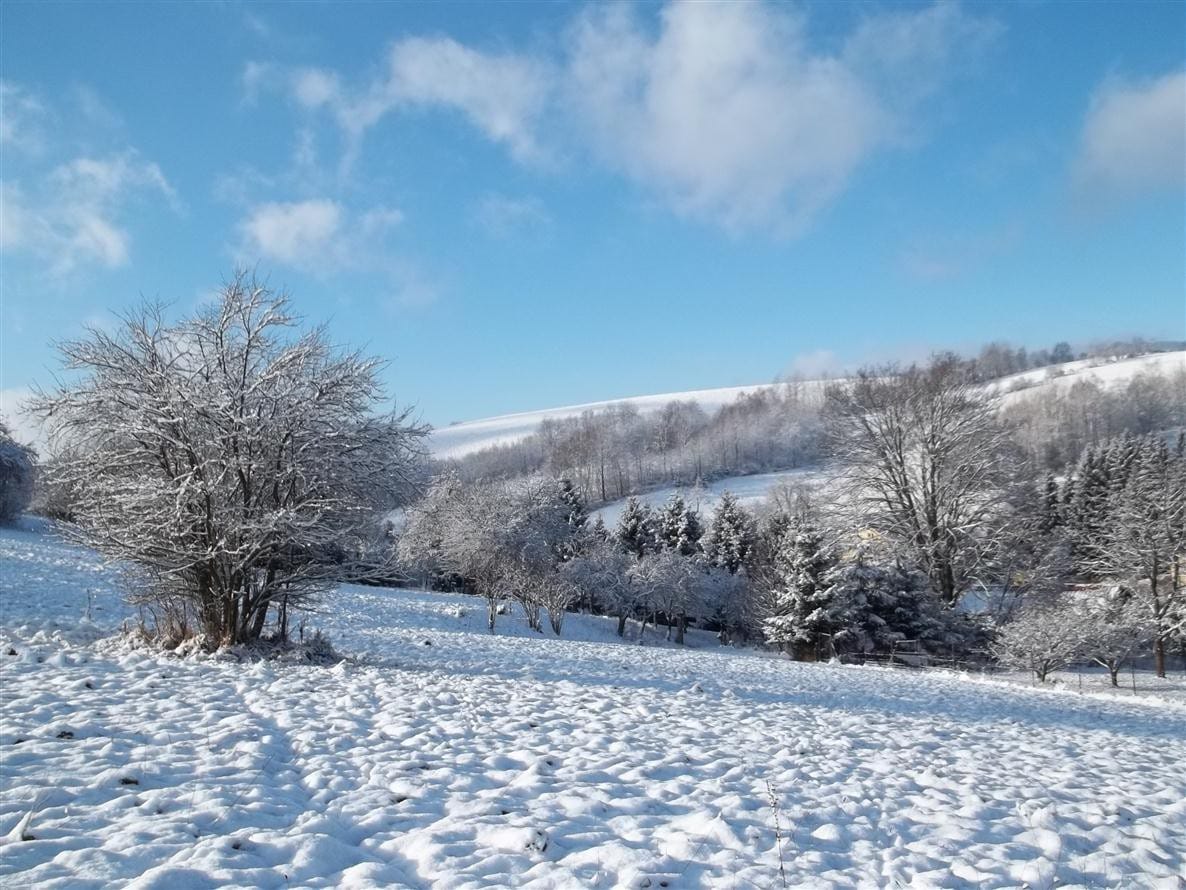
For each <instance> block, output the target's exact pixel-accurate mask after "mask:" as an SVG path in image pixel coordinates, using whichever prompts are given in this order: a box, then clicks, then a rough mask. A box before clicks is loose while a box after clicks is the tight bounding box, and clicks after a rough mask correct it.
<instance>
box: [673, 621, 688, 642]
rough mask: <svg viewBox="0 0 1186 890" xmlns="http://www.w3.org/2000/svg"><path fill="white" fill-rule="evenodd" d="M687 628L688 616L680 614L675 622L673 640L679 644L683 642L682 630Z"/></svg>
mask: <svg viewBox="0 0 1186 890" xmlns="http://www.w3.org/2000/svg"><path fill="white" fill-rule="evenodd" d="M687 628H688V616H687V615H680V616H679V618H677V619H676V622H675V641H676V642H677V643H679V644H680V645H681V646H682V645H683V644H684V632H685V631H686V630H687Z"/></svg>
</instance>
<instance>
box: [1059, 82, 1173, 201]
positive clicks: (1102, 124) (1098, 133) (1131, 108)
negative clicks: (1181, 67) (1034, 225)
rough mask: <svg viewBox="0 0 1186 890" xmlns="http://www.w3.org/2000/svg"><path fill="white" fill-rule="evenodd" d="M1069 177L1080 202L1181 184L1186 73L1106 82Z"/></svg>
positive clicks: (1094, 102) (1093, 105)
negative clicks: (1144, 79) (1077, 191)
mask: <svg viewBox="0 0 1186 890" xmlns="http://www.w3.org/2000/svg"><path fill="white" fill-rule="evenodd" d="M1072 175H1073V179H1074V182H1075V185H1076V187H1077V189H1078V190H1079V191H1080V195H1081V196H1082V197H1087V198H1103V199H1115V198H1126V197H1133V196H1137V195H1142V194H1147V193H1150V192H1157V191H1162V190H1165V189H1173V190H1179V189H1181V188H1182V186H1183V185H1184V184H1186V71H1175V72H1171V73H1169V74H1166V75H1164V76H1162V77H1158V78H1155V79H1152V80H1146V81H1132V82H1129V81H1123V80H1117V79H1110V80H1108V81H1106V82H1105V83H1104V84H1103V85H1102V86H1101V87H1100V88H1099V89H1098V90H1097V91H1096V93H1095V95H1094V96H1093V98H1092V101H1091V107H1090V108H1089V110H1088V113H1087V118H1086V121H1085V122H1084V125H1083V132H1082V135H1081V137H1080V142H1079V152H1078V155H1077V157H1076V159H1075V162H1074V165H1073V168H1072Z"/></svg>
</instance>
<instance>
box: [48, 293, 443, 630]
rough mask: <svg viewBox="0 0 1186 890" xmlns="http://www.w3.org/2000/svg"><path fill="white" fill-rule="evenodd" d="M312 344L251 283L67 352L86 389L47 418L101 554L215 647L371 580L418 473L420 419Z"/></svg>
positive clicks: (97, 333)
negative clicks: (374, 544)
mask: <svg viewBox="0 0 1186 890" xmlns="http://www.w3.org/2000/svg"><path fill="white" fill-rule="evenodd" d="M297 327H298V322H297V319H296V318H294V317H293V315H292V314H291V312H290V310H289V307H288V301H287V299H286V298H285V297H284V296H283V295H280V294H277V293H275V292H273V291H271V290H270V289H269V288H267V287H266V286H264V285H261V284H259V283H258V282H256V281H254V280H253V279H251V278H249V277H248V276H246V275H243V274H240V275H238V276H236V277H235V278H233V279H232V280H231V281H230V282H229V283H228V284H227V285H226V286H225V287H224V288H223V290H222V292H221V293H220V295H219V299H218V300H217V301H216V302H214V303H213V304H210V305H207V306H205V307H203V308H202V309H201V310H199V311H198V312H197V313H196V314H195V315H193V316H192V317H190V318H187V319H183V320H181V321H180V322H177V323H169V322H168V321H166V319H165V317H164V312H163V309H162V308H161V307H159V306H145V307H144V308H142V309H140V310H139V311H137V312H133V313H130V314H129V315H127V316H126V317H125V319H124V321H123V324H122V325H121V326H120V327H119V328H118V329H117V330H116V331H114V332H112V333H108V332H105V331H102V330H99V329H92V330H90V331H89V332H88V335H87V336H85V337H83V338H82V339H79V340H75V341H70V342H66V343H64V344H62V346H61V347H60V348H61V352H62V355H63V358H64V361H65V366H66V368H67V369H68V370H69V371H72V372H76V374H75V375H72V376H71V377H70V378H69V382H66V383H62V384H61V385H60V386H59V387H58V388H57V389H56V390H54V391H53V392H50V393H45V394H42V395H41V396H40V397H39V398H38V399H37V400H35V402H34V406H33V407H34V410H35V411H36V412H37V413H38V414H39V415H40V416H41V417H42V418H43V420H44V421H45V425H46V428H47V430H48V432H49V434H50V436H51V442H52V443H53V444H54V445H55V452H56V453H58V454H60V455H62V457H61V458H60V459H59V460H58V461H56V462H55V464H54V467H53V479H54V482H55V484H60V485H64V486H68V487H69V488H71V489H72V490H73V491H75V492H77V495H78V503H77V507H76V511H75V512H76V516H77V520H78V528H79V530H80V533H81V534H82V536H83V538H84V540H85V541H86V542H87V543H88V544H90V545H91V546H92V547H94V548H95V549H96V550H98V551H99V552H100V553H101V554H103V555H104V556H106V557H109V558H113V559H116V560H119V561H121V562H124V563H127V564H130V565H132V566H134V567H135V568H136V569H138V570H139V578H140V583H139V584H138V586H137V588H136V596H137V598H138V599H139V600H140V601H141V602H144V603H146V604H148V605H149V606H150V607H152V608H153V609H154V610H157V614H158V616H160V615H163V616H166V617H167V618H168V623H169V624H170V625H171V626H172V627H173V628H174V630H180V631H182V632H183V633H192V632H201V633H203V634H205V636H206V638H207V639H208V640H209V641H211V645H215V646H221V645H227V644H235V643H243V642H249V641H252V640H256V639H259V638H260V636H261V635H262V634H263V632H264V627H265V623H266V621H267V619H268V617H269V615H273V616H275V618H276V620H277V624H278V626H279V630H280V633H281V634H283V633H284V632H285V631H286V629H287V621H288V614H289V610H290V609H293V608H297V607H300V606H302V605H304V604H306V603H307V602H308V601H309V600H310V599H311V598H313V597H315V596H316V595H318V594H320V593H322V592H324V591H326V590H328V589H329V588H330V587H331V586H332V585H333V584H334V583H335V582H336V581H338V580H340V579H342V578H344V577H345V578H355V579H357V578H358V577H359V575H360V572H361V568H360V567H359V566H357V565H355V564H354V556H355V554H357V553H359V552H361V551H362V550H363V549H364V547H363V542H365V541H367V540H368V539H370V538H371V537H373V524H374V522H373V516H374V515H375V513H376V511H377V509H379V508H383V507H386V508H390V507H391V506H394V504H395V502H396V499H397V497H398V496H399V495H400V493H401V491H402V490H403V487H404V485H405V483H406V482H407V481H408V479H409V476H410V473H411V470H412V468H413V466H414V465H415V463H416V461H417V459H418V455H419V447H418V442H419V439H420V437H421V435H422V434H423V432H424V431H423V430H422V429H421V428H419V427H417V426H415V425H413V424H411V423H409V422H408V420H407V417H408V415H407V412H404V413H402V414H374V413H372V412H373V411H374V410H375V409H376V408H378V407H379V406H380V405H381V404H382V403H383V400H384V395H383V392H382V389H381V387H380V385H379V382H378V372H379V369H380V366H381V363H380V362H379V361H378V360H375V359H370V358H366V357H364V356H362V355H360V354H358V353H353V352H341V351H339V350H337V349H335V348H334V347H332V346H331V344H330V342H329V339H328V336H327V334H326V332H325V331H324V330H323V329H320V328H316V329H313V330H308V331H305V332H299V331H298V330H297Z"/></svg>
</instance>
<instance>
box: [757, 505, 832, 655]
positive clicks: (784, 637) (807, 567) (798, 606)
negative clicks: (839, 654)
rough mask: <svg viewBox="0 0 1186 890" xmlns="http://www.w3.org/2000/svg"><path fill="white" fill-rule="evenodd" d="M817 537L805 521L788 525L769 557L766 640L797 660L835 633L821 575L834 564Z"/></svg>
mask: <svg viewBox="0 0 1186 890" xmlns="http://www.w3.org/2000/svg"><path fill="white" fill-rule="evenodd" d="M835 562H836V559H835V556H834V554H833V551H832V548H831V547H830V546H829V545H828V544H827V543H826V542H825V541H824V536H823V534H822V532H821V531H820V530H819V529H818V528H816V527H815V526H814V525H813V524H811V523H810V522H807V521H796V522H794V523H792V524H791V525H790V526H788V527H787V528H786V530H785V532H784V533H783V534H782V536H781V540H780V542H779V546H778V548H777V549H776V550H775V552H774V566H773V575H774V582H775V587H774V590H773V604H772V614H771V615H770V616H769V617H768V618H767V619H766V621H765V627H764V630H765V634H766V640H767V642H769V643H772V644H774V645H776V646H780V647H782V648H783V649H784V650H788V651H790V652H791V654H792V655H793V656H794V658H795V659H796V660H797V661H811V660H814V658H815V657H816V654H817V651H818V647H819V644H820V642H821V641H822V639H823V638H824V637H825V636H826V635H829V634H831V633H834V632H835V630H836V629H837V627H836V621H835V616H834V614H833V613H832V609H831V607H832V605H833V601H832V596H831V594H830V590H829V586H828V584H827V581H826V576H827V575H828V573H829V571H830V570H831V569H832V567H833V566H834V565H835Z"/></svg>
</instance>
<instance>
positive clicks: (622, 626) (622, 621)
mask: <svg viewBox="0 0 1186 890" xmlns="http://www.w3.org/2000/svg"><path fill="white" fill-rule="evenodd" d="M618 636H620V637H624V636H626V613H625V612H623V613H622V614H621V615H619V616H618Z"/></svg>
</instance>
